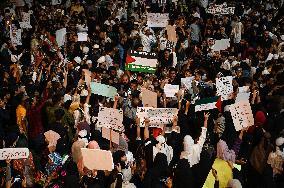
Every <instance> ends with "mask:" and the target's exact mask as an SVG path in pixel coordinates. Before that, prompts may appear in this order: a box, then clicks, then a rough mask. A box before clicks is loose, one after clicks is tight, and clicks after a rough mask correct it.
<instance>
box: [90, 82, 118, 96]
mask: <svg viewBox="0 0 284 188" xmlns="http://www.w3.org/2000/svg"><path fill="white" fill-rule="evenodd" d="M90 87H91V91H92V93H94V94H97V95H101V96H105V97H109V98H114V96H115V95H116V94H117V89H116V88H115V87H112V86H109V85H105V84H101V83H96V82H91V83H90Z"/></svg>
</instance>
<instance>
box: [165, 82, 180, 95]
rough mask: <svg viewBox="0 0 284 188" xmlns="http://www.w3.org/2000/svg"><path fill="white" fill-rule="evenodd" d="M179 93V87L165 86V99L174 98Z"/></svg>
mask: <svg viewBox="0 0 284 188" xmlns="http://www.w3.org/2000/svg"><path fill="white" fill-rule="evenodd" d="M178 91H179V85H171V84H165V87H164V92H165V94H166V97H175V94H176V93H178Z"/></svg>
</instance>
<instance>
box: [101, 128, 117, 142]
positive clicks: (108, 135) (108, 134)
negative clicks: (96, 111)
mask: <svg viewBox="0 0 284 188" xmlns="http://www.w3.org/2000/svg"><path fill="white" fill-rule="evenodd" d="M102 137H103V138H105V139H107V140H111V141H112V142H113V143H115V144H119V133H118V132H116V131H113V130H111V129H108V128H106V127H102Z"/></svg>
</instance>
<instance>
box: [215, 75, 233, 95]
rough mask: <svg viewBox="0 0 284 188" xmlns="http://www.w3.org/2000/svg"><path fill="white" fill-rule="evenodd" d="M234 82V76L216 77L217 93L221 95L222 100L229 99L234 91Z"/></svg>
mask: <svg viewBox="0 0 284 188" xmlns="http://www.w3.org/2000/svg"><path fill="white" fill-rule="evenodd" d="M232 82H233V77H232V76H226V77H221V78H216V88H217V95H218V96H221V99H222V101H224V100H228V97H229V95H230V94H231V93H232V92H233V84H232Z"/></svg>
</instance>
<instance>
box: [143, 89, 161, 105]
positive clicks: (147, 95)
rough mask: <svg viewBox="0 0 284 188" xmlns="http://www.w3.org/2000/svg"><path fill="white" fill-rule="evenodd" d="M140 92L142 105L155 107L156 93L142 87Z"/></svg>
mask: <svg viewBox="0 0 284 188" xmlns="http://www.w3.org/2000/svg"><path fill="white" fill-rule="evenodd" d="M141 92H142V103H143V106H144V107H154V108H157V93H156V92H153V91H150V90H148V89H145V88H142V90H141Z"/></svg>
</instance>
